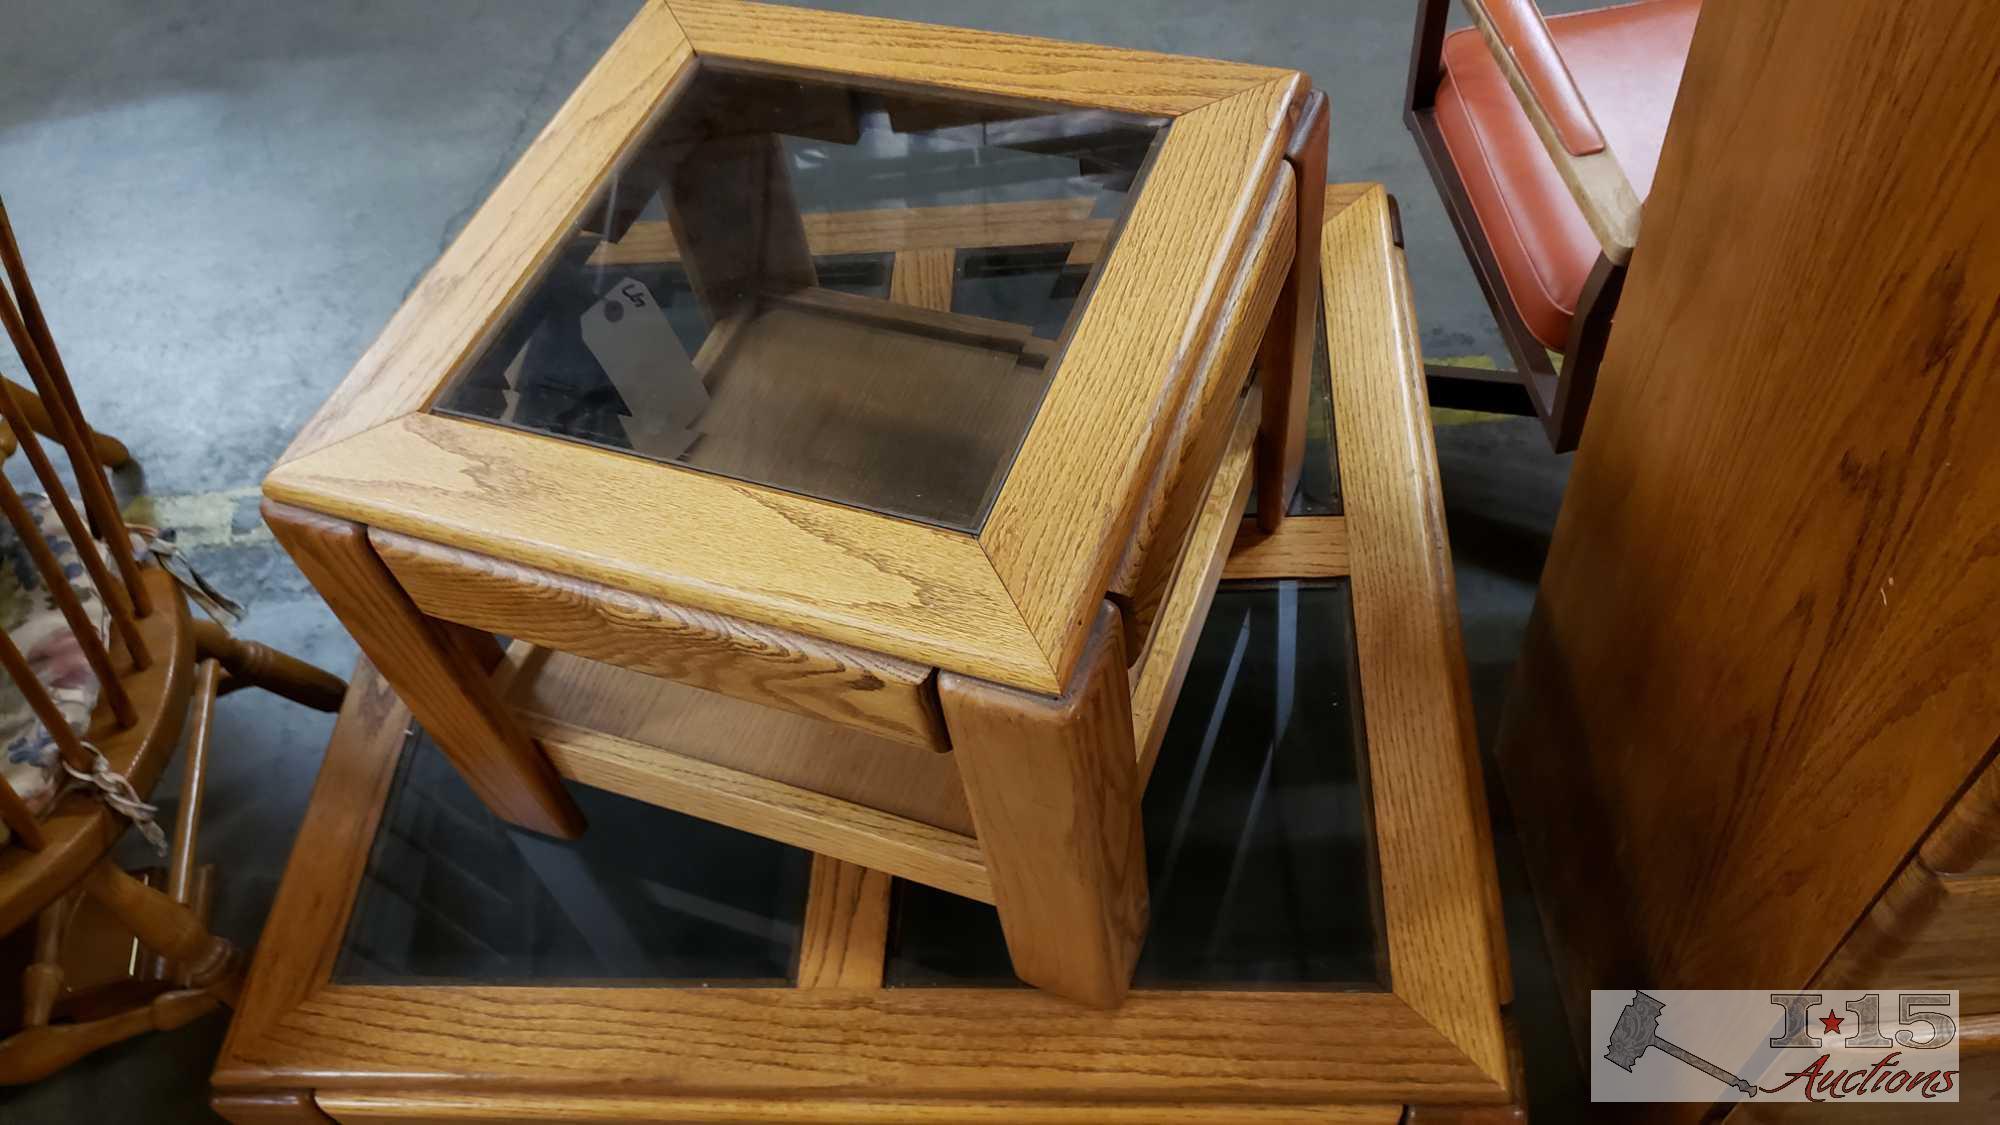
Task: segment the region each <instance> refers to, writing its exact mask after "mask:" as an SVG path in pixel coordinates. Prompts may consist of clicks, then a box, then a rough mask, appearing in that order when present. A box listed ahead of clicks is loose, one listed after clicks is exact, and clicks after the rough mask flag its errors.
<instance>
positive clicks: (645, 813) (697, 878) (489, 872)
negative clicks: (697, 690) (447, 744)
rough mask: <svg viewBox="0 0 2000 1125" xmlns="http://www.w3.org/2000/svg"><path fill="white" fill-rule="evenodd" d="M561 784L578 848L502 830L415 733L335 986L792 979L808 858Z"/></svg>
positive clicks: (729, 831) (362, 889) (735, 982)
mask: <svg viewBox="0 0 2000 1125" xmlns="http://www.w3.org/2000/svg"><path fill="white" fill-rule="evenodd" d="M569 789H570V793H571V794H572V795H573V796H574V797H575V798H576V801H577V803H578V804H579V805H581V806H582V808H583V812H584V815H585V816H586V817H587V818H588V819H589V823H590V830H589V831H587V832H585V833H584V834H583V837H582V838H581V839H578V840H574V841H559V840H552V839H550V838H548V837H546V836H538V835H536V834H534V833H531V832H523V831H520V830H518V829H514V828H510V827H508V826H507V825H505V824H503V823H502V822H501V821H499V820H498V819H497V818H495V817H494V816H493V815H492V814H491V813H489V812H487V811H486V807H485V806H484V805H482V804H481V803H480V802H479V799H478V798H477V797H475V796H474V795H473V793H472V791H471V790H470V789H468V788H467V787H466V785H465V782H464V781H463V780H461V779H460V777H459V776H458V773H457V771H456V770H454V769H453V768H452V766H451V763H450V762H449V761H448V760H446V759H445V757H444V755H443V754H442V753H440V752H439V751H438V750H437V748H436V746H435V745H434V744H433V743H432V742H431V739H430V737H429V735H427V734H424V733H422V732H421V731H419V732H417V733H415V734H413V735H412V736H411V739H410V743H409V745H408V746H407V747H406V748H405V750H404V753H403V757H402V761H401V762H400V763H399V765H398V766H397V773H396V778H395V781H394V783H393V788H392V789H391V791H390V795H389V801H388V806H387V808H386V809H385V810H384V811H383V816H382V824H381V826H380V827H379V828H378V829H377V830H376V836H375V845H374V848H373V850H372V852H371V853H370V855H369V858H368V867H367V870H366V871H365V872H364V874H363V875H362V879H361V884H360V888H359V890H358V891H357V893H356V898H355V905H354V916H353V919H352V921H351V922H349V924H348V928H347V936H346V939H345V940H344V942H343V943H342V945H341V953H340V958H339V961H338V962H337V963H336V965H335V967H334V973H333V978H334V980H335V981H336V982H339V983H343V984H416V983H424V982H442V983H456V984H467V983H485V984H522V985H528V984H534V985H550V984H561V983H565V982H568V983H619V984H661V983H688V984H695V983H702V982H717V983H728V984H730V985H733V986H745V985H757V984H772V985H782V984H788V983H790V982H791V981H792V980H793V979H794V975H795V972H796V962H797V959H798V945H799V926H800V923H801V921H802V919H803V918H804V913H805V895H806V881H807V875H808V871H809V869H810V867H811V859H812V857H811V856H810V855H809V854H808V853H806V852H802V851H799V850H798V849H796V848H791V847H787V846H785V845H783V844H777V843H773V842H771V841H769V840H763V839H759V838H757V837H755V836H750V835H746V834H744V833H741V832H737V831H735V830H734V829H730V828H724V827H721V826H719V825H714V824H709V823H706V822H704V821H699V820H695V819H693V818H691V817H686V816H682V815H680V814H678V813H674V812H669V811H667V810H665V809H658V808H653V807H651V806H649V805H645V804H642V803H640V802H638V801H634V800H630V799H628V798H624V797H620V796H617V795H615V794H611V793H606V792H604V791H602V790H597V789H591V788H588V787H586V786H582V785H574V784H572V785H571V786H570V787H569ZM302 844H303V845H307V846H309V844H310V841H302Z"/></svg>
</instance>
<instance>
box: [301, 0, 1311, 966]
mask: <svg viewBox="0 0 2000 1125" xmlns="http://www.w3.org/2000/svg"><path fill="white" fill-rule="evenodd" d="M1325 160H1326V103H1325V98H1324V97H1323V96H1322V95H1320V94H1318V93H1317V92H1315V91H1313V90H1312V89H1311V86H1310V83H1309V82H1307V81H1306V79H1305V78H1304V76H1302V75H1300V74H1298V73H1296V72H1292V71H1286V70H1278V69H1272V68H1266V67H1256V66H1246V65H1242V64H1235V63H1226V62H1217V61H1213V60H1201V59H1187V58H1178V57H1174V56H1166V55H1155V54H1147V53H1143V52H1133V51H1125V50H1119V49H1114V48H1104V47H1089V46H1082V45H1077V44H1068V43H1058V42H1053V41H1047V40H1034V39H1025V38H1020V37H1011V36H1002V35H993V34H988V33H980V32H969V31H962V30H957V29H951V28H939V27H930V26H925V25H918V24H907V23H898V22H894V21H886V20H876V19H869V18H864V17H858V16H848V15H837V14H829V13H822V12H812V11H803V10H797V9H788V8H777V7H767V6H762V5H754V4H741V3H733V2H718V0H670V2H664V3H662V2H654V3H649V4H647V5H645V6H644V7H643V8H642V9H641V10H640V12H639V14H638V15H637V16H636V17H635V19H634V21H633V22H632V24H631V25H630V27H628V29H627V30H626V32H625V33H624V34H623V35H622V36H621V37H620V39H619V40H618V41H617V42H616V43H615V44H614V45H613V46H612V47H611V49H610V50H609V52H607V54H606V55H605V57H604V58H603V59H602V60H601V61H600V62H599V63H598V65H597V67H596V68H595V69H594V70H593V71H592V72H591V74H590V75H589V76H588V77H587V78H586V79H585V80H584V82H583V84H582V85H581V86H580V87H579V88H578V90H577V91H576V93H575V94H574V95H573V96H572V97H571V99H570V101H569V103H568V104H567V105H566V106H565V107H564V108H563V110H562V111H561V112H559V113H558V114H557V116H556V118H555V120H554V121H553V122H551V124H550V125H549V127H548V128H547V129H546V130H545V131H544V132H543V133H542V134H541V136H540V137H538V138H537V140H536V141H535V143H534V144H533V145H532V146H531V147H530V148H529V150H528V151H527V152H526V153H525V154H524V155H523V156H522V157H521V159H520V161H519V163H518V164H517V165H516V166H515V168H514V170H513V171H512V172H511V173H510V174H509V175H508V176H507V177H506V179H505V180H504V181H503V182H502V183H501V184H500V186H499V187H498V188H497V189H495V191H494V193H493V195H492V197H491V198H490V199H489V200H488V201H487V202H486V204H485V205H484V206H482V207H481V208H480V209H479V210H478V211H477V212H476V213H475V214H474V216H473V217H472V219H471V220H470V221H469V222H468V223H467V225H466V228H465V230H464V231H463V233H462V234H461V235H460V236H459V238H458V240H457V241H456V242H454V243H453V245H452V246H451V247H450V248H449V249H448V250H447V251H446V252H445V254H444V256H443V257H442V258H441V259H440V260H439V262H438V264H437V265H436V266H435V267H434V268H433V269H432V271H431V273H430V274H429V275H428V276H427V277H426V278H425V280H424V281H423V282H422V283H421V284H420V285H419V286H418V287H417V289H416V290H415V292H414V293H413V294H412V296H411V297H410V299H409V300H408V302H406V304H405V305H404V307H403V308H402V309H401V310H400V311H399V312H398V313H397V315H396V317H395V318H394V319H393V320H392V321H391V323H390V324H389V326H388V327H387V329H385V331H384V333H383V335H382V337H381V339H380V340H378V341H377V343H376V344H375V346H374V347H373V348H371V349H370V351H369V352H368V353H367V354H366V355H365V356H364V357H363V358H362V360H361V361H360V363H359V364H358V365H357V367H356V368H355V370H354V372H353V373H351V374H350V375H349V377H348V379H347V381H346V382H345V383H343V384H342V386H341V387H340V388H339V389H338V390H337V391H336V392H335V394H334V395H333V397H332V398H331V399H330V400H329V401H328V403H327V405H326V406H325V407H324V408H323V409H322V410H321V411H320V412H319V414H317V415H316V416H315V417H314V419H313V420H312V421H311V422H309V423H308V425H307V427H306V428H305V430H304V431H303V432H302V433H301V435H300V436H299V438H298V439H297V440H296V441H295V442H294V444H293V446H292V448H291V449H289V450H288V451H287V453H286V455H285V457H284V458H283V459H282V460H281V462H280V463H279V465H278V466H277V467H276V468H275V469H273V471H272V472H271V474H270V476H269V477H268V478H267V479H266V482H265V494H266V498H267V501H266V506H265V515H266V519H267V521H268V522H269V523H270V524H271V526H272V529H273V531H274V533H275V534H276V535H277V537H278V538H279V540H280V541H281V542H282V543H283V544H284V545H285V547H286V548H287V549H288V551H290V552H291V554H292V555H293V557H294V559H296V560H297V561H298V563H299V565H300V568H301V570H303V571H304V572H305V574H306V576H307V578H308V579H309V580H310V581H311V582H312V583H313V585H314V586H315V587H316V588H317V589H318V590H319V591H320V593H321V594H322V595H323V596H324V597H325V598H326V600H327V602H328V604H329V605H330V606H331V607H332V608H333V610H334V612H335V613H336V614H337V615H338V616H339V617H340V619H341V621H342V623H343V624H344V625H345V626H346V627H347V628H348V630H349V632H351V633H353V634H354V636H355V638H356V640H357V641H358V642H359V644H360V646H361V648H362V650H363V651H364V652H365V653H367V654H368V656H369V658H370V659H371V660H372V661H373V663H374V664H375V665H376V667H377V668H378V669H379V670H380V671H381V674H382V675H383V676H384V677H385V678H386V679H387V680H388V681H389V682H390V683H391V684H393V685H394V686H395V688H396V689H397V691H398V693H399V694H401V695H402V696H403V698H404V699H405V700H406V702H408V704H409V705H410V707H411V708H412V710H413V711H414V712H415V714H416V715H417V717H418V718H419V719H420V720H421V721H422V722H423V724H424V726H425V727H426V729H428V730H429V731H430V732H431V734H432V735H433V736H434V738H435V739H436V741H437V743H438V745H439V746H440V748H441V749H442V750H443V751H444V752H445V754H446V755H447V756H448V757H449V758H450V759H451V760H452V762H453V763H454V764H455V765H456V767H457V768H458V770H459V771H460V773H461V774H462V775H463V776H464V777H465V778H466V780H467V781H468V783H469V784H470V786H471V788H472V790H473V791H474V792H475V793H476V794H477V795H478V796H479V797H480V799H481V800H482V801H484V802H485V803H486V805H487V806H488V808H490V809H491V810H492V811H493V812H495V813H496V814H498V815H499V816H500V817H501V818H503V819H505V820H507V821H509V822H511V823H513V824H515V825H518V826H521V827H525V828H529V829H533V830H536V831H540V832H544V833H547V834H549V835H552V836H557V837H563V838H571V837H575V836H577V835H579V834H580V833H582V832H583V831H584V827H585V817H584V813H583V810H582V809H581V808H580V807H579V805H578V803H577V802H576V801H575V800H574V798H573V797H572V795H571V794H570V793H569V792H568V791H567V790H566V788H565V787H564V784H563V779H564V778H568V779H571V780H580V781H583V782H585V783H588V784H591V785H595V786H598V787H600V788H610V789H614V790H617V791H619V792H622V793H625V794H626V795H628V796H634V797H637V798H639V799H641V800H645V801H649V802H651V803H654V804H660V805H665V806H667V807H670V808H684V809H685V808H688V807H690V806H697V807H699V809H700V810H702V811H701V812H700V814H699V815H703V816H705V817H707V818H709V819H712V820H716V821H718V822H720V823H725V824H729V825H732V826H734V827H739V828H747V829H748V830H750V831H752V832H755V833H758V834H761V835H764V836H766V837H768V838H771V839H776V840H779V841H781V842H787V843H794V844H798V843H802V842H808V841H809V842H810V844H811V846H812V848H813V850H815V851H817V852H820V853H822V854H829V855H833V856H835V857H837V858H839V859H842V860H844V861H848V862H853V863H857V864H862V865H865V866H869V867H872V868H874V869H878V870H882V871H885V872H888V873H891V874H894V875H898V876H901V877H904V878H906V879H911V880H914V881H917V882H921V883H924V884H926V885H927V886H931V887H935V888H938V889H941V890H945V891H948V892H951V893H953V894H959V895H963V896H965V897H969V898H973V899H975V900H978V901H984V902H990V903H992V904H994V905H995V906H996V907H997V909H998V912H999V915H1000V919H1001V922H1002V926H1003V929H1004V930H1005V931H1006V937H1007V944H1008V947H1009V950H1010V952H1011V953H1012V955H1013V958H1014V967H1015V970H1016V972H1017V973H1018V974H1019V975H1020V976H1021V977H1022V979H1024V980H1027V981H1029V982H1030V983H1033V984H1036V985H1038V986H1041V987H1043V988H1047V989H1050V990H1052V991H1054V992H1057V993H1059V994H1061V995H1064V996H1067V997H1071V998H1074V999H1077V1000H1081V1001H1084V1002H1086V1003H1090V1004H1095V1005H1099V1006H1115V1005H1116V1004H1117V1003H1118V1002H1119V1000H1120V998H1121V997H1122V996H1123V994H1124V992H1125V991H1126V989H1127V987H1128V985H1129V981H1130V979H1131V973H1132V970H1133V966H1134V964H1135V962H1136V958H1137V957H1138V955H1139V949H1140V946H1141V944H1142V942H1143V938H1144V934H1145V930H1146V920H1147V905H1146V884H1145V880H1144V870H1145V867H1144V846H1145V842H1144V832H1143V826H1142V824H1141V816H1140V799H1141V797H1142V796H1143V790H1144V776H1145V774H1144V770H1143V768H1142V764H1143V763H1144V762H1146V761H1148V760H1150V755H1151V753H1152V752H1153V748H1156V747H1157V746H1158V744H1159V739H1160V737H1161V731H1162V730H1163V729H1164V723H1165V719H1166V717H1167V716H1168V715H1169V714H1170V713H1171V712H1172V710H1173V703H1174V699H1175V696H1176V693H1177V691H1178V690H1179V687H1180V684H1181V681H1182V677H1183V675H1184V673H1185V669H1186V659H1187V655H1188V653H1189V652H1191V650H1192V646H1193V645H1194V644H1195V641H1196V638H1197V637H1198V635H1199V633H1200V626H1201V622H1202V619H1203V616H1204V614H1205V612H1206V610H1207V608H1208V605H1209V599H1210V597H1211V595H1212V592H1213V590H1214V588H1215V584H1216V582H1217V581H1218V580H1219V576H1220V573H1221V570H1222V568H1223V565H1224V560H1225V557H1226V555H1227V553H1228V551H1229V548H1230V544H1231V543H1232V542H1233V541H1234V540H1235V537H1236V533H1237V531H1238V528H1239V525H1240V524H1241V523H1242V522H1243V519H1244V517H1245V513H1246V512H1251V511H1253V509H1251V508H1250V507H1249V497H1250V495H1251V494H1252V492H1253V491H1254V492H1255V493H1257V494H1258V495H1259V496H1261V497H1265V498H1267V500H1268V501H1269V502H1263V503H1259V504H1258V505H1257V507H1256V508H1255V509H1254V517H1253V518H1254V520H1255V522H1256V524H1257V525H1258V526H1259V527H1260V528H1261V529H1262V530H1264V531H1266V532H1270V531H1274V530H1275V529H1277V528H1278V526H1279V525H1280V524H1281V523H1282V522H1283V521H1284V519H1285V513H1286V512H1287V511H1288V509H1289V507H1290V503H1291V498H1292V497H1293V495H1294V493H1295V491H1296V489H1297V486H1298V485H1299V483H1300V482H1301V480H1302V479H1307V483H1308V486H1311V485H1312V481H1311V480H1310V479H1308V478H1306V476H1305V474H1304V472H1303V466H1304V463H1305V454H1304V450H1305V439H1306V435H1307V430H1308V428H1309V427H1308V422H1307V415H1308V413H1309V411H1308V409H1307V398H1308V384H1309V383H1310V368H1311V352H1312V347H1311V336H1312V326H1313V323H1314V319H1315V310H1316V308H1317V296H1318V291H1319V273H1318V269H1317V261H1318V246H1319V238H1318V236H1317V232H1318V230H1319V217H1320V214H1321V204H1322V197H1321V193H1320V192H1319V191H1317V190H1314V189H1315V187H1316V185H1319V184H1321V183H1323V182H1324V179H1325ZM497 636H504V637H508V638H511V639H512V641H513V648H512V649H510V650H508V651H506V652H505V653H503V650H502V647H501V645H500V644H499V642H498V641H497V640H496V639H495V638H496V637H497ZM524 699H526V700H529V701H531V702H533V703H534V704H535V705H534V706H533V707H528V706H525V705H524V704H523V702H522V701H523V700H524ZM690 763H694V764H690ZM835 763H841V764H840V765H838V766H836V765H835ZM940 763H942V764H940Z"/></svg>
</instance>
